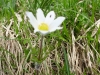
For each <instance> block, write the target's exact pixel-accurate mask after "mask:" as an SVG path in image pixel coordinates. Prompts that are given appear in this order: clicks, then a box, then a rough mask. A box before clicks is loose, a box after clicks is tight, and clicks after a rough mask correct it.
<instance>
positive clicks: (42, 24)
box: [38, 23, 49, 31]
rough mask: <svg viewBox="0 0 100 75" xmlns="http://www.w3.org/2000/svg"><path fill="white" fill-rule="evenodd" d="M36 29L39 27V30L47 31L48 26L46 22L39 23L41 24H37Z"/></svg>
mask: <svg viewBox="0 0 100 75" xmlns="http://www.w3.org/2000/svg"><path fill="white" fill-rule="evenodd" d="M38 29H39V30H43V31H48V30H49V27H48V25H47V24H45V23H41V24H40V25H39V26H38Z"/></svg>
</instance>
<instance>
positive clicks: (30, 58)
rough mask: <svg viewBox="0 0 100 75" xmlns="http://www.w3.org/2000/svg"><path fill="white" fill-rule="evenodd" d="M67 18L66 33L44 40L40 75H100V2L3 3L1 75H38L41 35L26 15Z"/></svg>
mask: <svg viewBox="0 0 100 75" xmlns="http://www.w3.org/2000/svg"><path fill="white" fill-rule="evenodd" d="M38 8H41V9H43V11H44V12H45V15H46V14H47V13H48V12H49V11H51V10H53V11H55V13H56V14H57V15H56V17H58V16H64V17H66V20H65V21H64V22H63V24H62V26H63V29H62V30H60V31H55V32H53V33H50V34H48V35H47V36H45V37H44V44H43V58H42V60H41V63H42V64H41V69H40V75H89V74H90V75H99V74H100V29H99V28H98V27H97V25H98V26H99V25H100V21H98V20H99V19H100V0H48V1H47V0H41V1H39V0H26V1H25V0H1V1H0V75H35V67H34V66H35V62H36V61H37V55H38V52H39V51H38V50H39V42H40V36H41V35H40V34H38V33H36V34H34V28H33V27H32V26H31V24H30V23H29V22H28V20H27V18H26V16H25V11H31V12H33V14H34V15H35V13H36V10H37V9H38Z"/></svg>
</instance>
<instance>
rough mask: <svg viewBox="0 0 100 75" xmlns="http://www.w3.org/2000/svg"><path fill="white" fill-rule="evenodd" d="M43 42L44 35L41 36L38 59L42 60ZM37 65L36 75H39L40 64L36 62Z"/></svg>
mask: <svg viewBox="0 0 100 75" xmlns="http://www.w3.org/2000/svg"><path fill="white" fill-rule="evenodd" d="M42 44H43V35H42V36H41V40H40V46H39V56H38V61H40V60H41V55H42ZM35 66H36V75H39V68H40V64H38V63H36V64H35Z"/></svg>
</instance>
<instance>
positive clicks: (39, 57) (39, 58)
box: [38, 35, 43, 61]
mask: <svg viewBox="0 0 100 75" xmlns="http://www.w3.org/2000/svg"><path fill="white" fill-rule="evenodd" d="M42 43H43V35H42V36H41V40H40V51H39V56H38V61H40V60H41V55H42Z"/></svg>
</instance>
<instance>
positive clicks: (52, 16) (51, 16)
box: [45, 11, 55, 25]
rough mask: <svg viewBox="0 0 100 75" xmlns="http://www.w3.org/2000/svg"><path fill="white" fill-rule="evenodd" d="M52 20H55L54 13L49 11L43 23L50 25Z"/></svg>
mask: <svg viewBox="0 0 100 75" xmlns="http://www.w3.org/2000/svg"><path fill="white" fill-rule="evenodd" d="M54 19H55V13H54V11H50V12H49V13H48V14H47V16H46V19H45V23H47V24H48V25H50V24H51V23H52V22H53V20H54Z"/></svg>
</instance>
